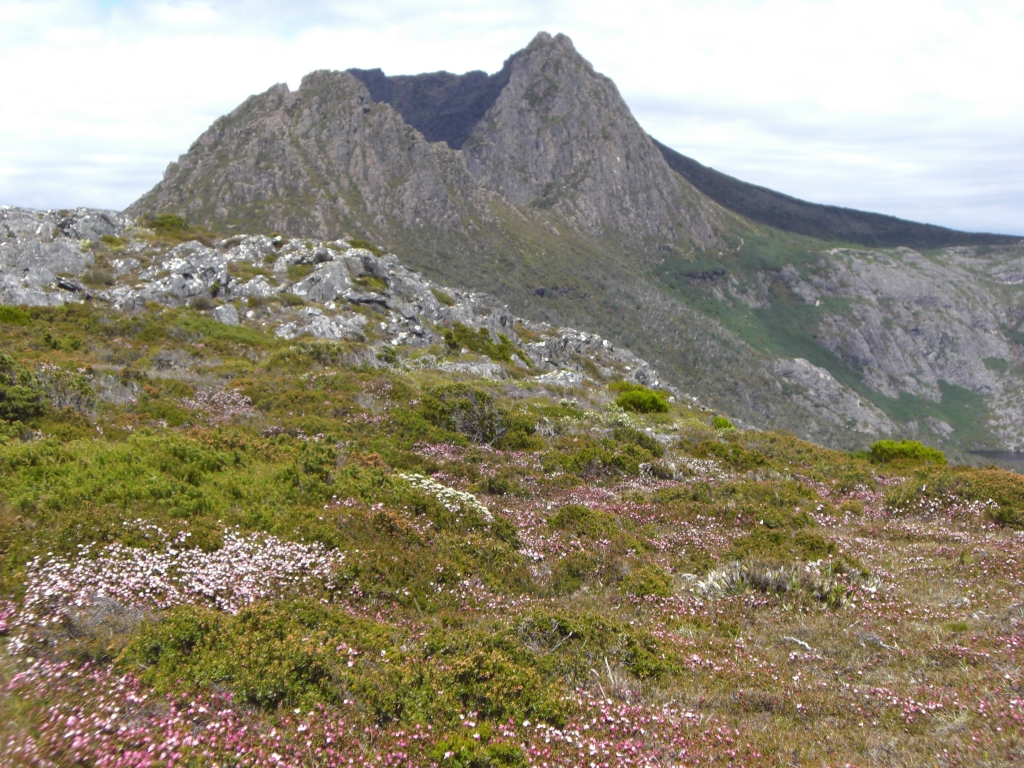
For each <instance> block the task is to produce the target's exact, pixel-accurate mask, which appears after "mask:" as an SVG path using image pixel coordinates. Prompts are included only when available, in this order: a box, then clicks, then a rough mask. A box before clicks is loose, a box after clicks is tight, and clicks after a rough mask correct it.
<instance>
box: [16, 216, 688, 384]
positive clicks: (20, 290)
mask: <svg viewBox="0 0 1024 768" xmlns="http://www.w3.org/2000/svg"><path fill="white" fill-rule="evenodd" d="M0 225H2V226H6V227H7V229H6V232H8V233H10V234H8V235H7V236H6V237H5V238H4V240H3V242H2V243H0V257H2V259H3V261H0V285H2V286H5V288H4V289H3V290H5V291H6V292H5V293H4V294H3V298H2V302H3V303H5V304H20V305H24V306H57V305H60V304H64V303H69V302H85V301H92V302H97V303H101V304H104V305H106V306H109V307H111V308H112V309H115V310H120V311H124V312H137V311H141V310H143V309H144V308H145V307H147V306H151V305H153V304H162V305H165V306H168V307H182V306H191V307H192V308H194V309H197V310H199V311H202V312H207V313H209V315H210V316H211V317H212V318H214V319H215V320H217V321H219V322H221V323H225V324H227V325H239V324H248V325H254V326H258V327H261V328H266V329H272V330H273V332H274V334H275V335H276V336H278V337H280V338H282V339H289V340H291V339H300V338H302V337H304V336H305V337H311V338H316V339H325V340H329V341H342V340H345V339H360V340H365V339H367V338H369V337H370V336H371V335H372V337H373V339H374V340H375V341H374V344H373V346H375V347H376V348H377V349H378V350H379V349H382V348H385V347H390V348H392V349H396V348H405V347H412V348H417V347H419V348H427V347H430V346H431V345H439V344H440V345H446V344H447V340H446V339H445V337H444V335H443V334H444V333H445V332H446V331H447V330H449V329H453V328H457V327H458V326H459V325H462V326H464V327H465V328H467V329H470V330H471V331H474V332H476V333H478V334H479V333H480V332H484V333H485V334H486V336H487V338H488V339H489V340H490V342H491V343H492V344H497V345H500V344H503V343H506V342H507V343H511V344H512V345H513V348H514V349H515V350H516V351H517V352H518V356H514V357H511V358H510V361H511V364H513V365H518V366H520V367H521V368H523V369H524V373H526V372H529V374H530V375H532V376H533V377H534V378H535V379H536V381H537V383H538V384H551V385H553V386H558V387H565V386H575V385H579V384H581V383H582V382H583V380H584V378H585V374H584V372H583V371H584V369H585V368H589V369H590V370H591V371H592V372H593V371H597V372H598V373H599V374H601V375H603V376H605V377H622V378H626V379H630V380H633V381H635V382H637V383H640V384H647V385H650V386H656V387H662V388H667V389H669V391H671V392H673V393H674V394H679V393H678V391H677V390H675V389H674V388H672V387H671V386H669V385H668V384H667V383H665V382H663V381H662V377H661V376H660V374H658V372H657V371H656V370H655V369H654V368H653V367H652V366H651V365H650V364H649V363H648V362H646V361H645V360H642V359H640V358H639V357H637V356H636V355H634V354H633V353H632V352H630V351H629V350H627V349H623V348H619V347H616V346H615V345H613V344H612V343H611V342H610V341H608V340H607V339H603V338H601V337H600V336H598V335H596V334H589V333H582V332H580V331H576V330H574V329H572V328H556V327H552V326H550V325H548V324H546V323H532V322H530V321H528V320H524V319H522V318H517V317H516V316H515V315H513V314H512V312H510V311H509V309H508V307H507V306H506V305H505V304H503V303H502V302H500V301H499V300H498V299H496V298H494V297H493V296H490V295H488V294H484V293H476V292H466V291H458V290H454V289H450V288H446V287H444V286H439V285H437V284H435V283H432V282H431V281H429V280H427V279H425V278H424V277H423V276H422V275H421V274H420V273H419V272H416V271H414V270H411V269H409V268H408V267H406V266H405V265H404V264H402V262H401V261H400V260H399V259H398V258H397V257H396V256H395V255H394V254H386V255H383V256H378V255H376V254H375V253H373V252H372V251H369V250H367V249H365V248H358V247H351V246H350V244H349V243H347V242H346V241H345V240H335V241H331V242H322V241H321V242H311V241H308V240H293V241H286V240H285V239H284V238H281V237H276V238H273V239H271V238H269V237H267V236H264V235H251V236H250V235H235V236H233V237H230V238H227V239H223V240H216V241H213V242H212V243H211V244H210V245H204V244H203V243H201V242H199V241H195V240H191V241H187V242H183V243H180V244H178V245H175V246H173V247H168V246H164V245H161V244H160V242H159V240H158V239H156V238H154V237H153V233H152V232H151V231H150V230H147V229H145V228H144V227H141V226H137V225H136V224H135V223H134V222H133V221H132V220H130V219H128V218H126V217H124V216H121V215H120V214H113V213H111V212H109V211H91V210H88V209H82V208H80V209H77V210H76V211H74V212H72V213H70V214H65V213H61V212H55V211H32V210H25V209H19V208H10V207H5V208H0ZM82 234H92V235H94V236H96V240H92V239H90V238H85V237H80V235H82ZM104 237H106V238H109V240H108V242H107V244H105V245H104V244H102V243H103V241H102V239H101V238H104ZM112 264H117V265H119V268H118V269H117V270H114V269H112V268H111V267H110V265H112ZM89 270H93V271H94V273H95V274H92V275H90V273H89ZM58 271H61V272H62V273H66V274H70V275H71V276H73V278H74V279H72V277H67V276H63V277H62V276H58V275H57V272H58ZM83 277H84V278H85V279H86V281H89V282H93V283H95V282H97V280H96V278H100V279H101V280H102V283H101V284H100V285H85V284H84V283H83V282H82V280H81V278H83ZM18 281H20V282H18ZM9 285H11V286H14V285H16V287H15V288H11V289H8V288H7V287H6V286H9ZM517 326H518V327H520V328H524V329H526V331H527V333H528V334H529V336H530V338H531V341H529V342H526V341H524V340H523V339H520V338H519V335H518V333H517ZM371 329H372V333H371ZM455 352H456V353H459V352H460V350H455ZM461 352H465V353H466V354H456V357H457V358H458V359H456V360H449V359H439V358H438V357H437V356H436V355H431V354H428V355H424V356H418V357H416V358H414V359H412V360H410V364H411V365H413V366H416V367H438V368H443V369H444V370H448V371H454V372H460V371H461V372H464V373H469V374H473V375H478V376H485V377H489V378H505V377H506V376H507V368H506V367H505V366H503V365H500V364H497V363H495V362H492V361H490V360H488V359H487V358H486V356H480V355H473V354H470V352H471V350H461ZM385 357H386V356H385ZM173 365H174V362H173V360H170V361H169V362H168V366H169V367H173Z"/></svg>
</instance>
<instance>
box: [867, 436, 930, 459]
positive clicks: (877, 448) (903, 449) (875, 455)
mask: <svg viewBox="0 0 1024 768" xmlns="http://www.w3.org/2000/svg"><path fill="white" fill-rule="evenodd" d="M871 460H872V461H874V462H875V463H878V464H888V463H890V462H894V461H895V462H906V463H908V464H909V463H914V464H945V463H946V454H944V453H943V452H942V451H939V450H936V449H935V448H929V447H928V446H927V445H923V444H922V443H919V442H918V441H917V440H900V441H899V442H896V441H895V440H879V441H878V442H876V443H873V444H872V445H871Z"/></svg>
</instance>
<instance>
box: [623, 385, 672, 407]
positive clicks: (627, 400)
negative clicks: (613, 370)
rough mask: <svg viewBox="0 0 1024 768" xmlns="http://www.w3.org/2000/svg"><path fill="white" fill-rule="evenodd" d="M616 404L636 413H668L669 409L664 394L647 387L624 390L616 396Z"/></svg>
mask: <svg viewBox="0 0 1024 768" xmlns="http://www.w3.org/2000/svg"><path fill="white" fill-rule="evenodd" d="M615 404H616V405H617V406H619V407H620V408H622V409H623V410H626V411H633V412H634V413H666V412H667V411H668V409H669V404H668V399H667V398H666V397H665V396H664V395H663V394H661V393H660V392H655V391H654V390H652V389H647V388H646V387H643V388H642V389H634V390H632V391H630V392H623V393H622V394H621V395H619V396H618V397H616V398H615Z"/></svg>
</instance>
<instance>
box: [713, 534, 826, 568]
mask: <svg viewBox="0 0 1024 768" xmlns="http://www.w3.org/2000/svg"><path fill="white" fill-rule="evenodd" d="M837 551H838V550H837V548H836V543H835V542H834V541H830V540H828V539H826V538H825V537H824V536H821V535H820V534H817V533H813V532H811V531H796V532H790V531H787V530H785V529H782V528H774V529H771V528H766V527H760V528H756V529H754V531H753V532H751V533H750V534H748V535H746V536H743V537H741V538H739V539H736V540H735V541H734V542H733V543H732V546H730V547H729V549H728V550H727V551H726V553H725V559H729V560H756V561H761V562H770V563H783V564H785V563H792V562H794V561H808V560H821V559H823V558H826V557H832V556H833V555H835V554H836V552H837Z"/></svg>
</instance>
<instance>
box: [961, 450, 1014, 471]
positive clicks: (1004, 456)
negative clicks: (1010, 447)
mask: <svg viewBox="0 0 1024 768" xmlns="http://www.w3.org/2000/svg"><path fill="white" fill-rule="evenodd" d="M971 455H972V456H977V457H978V458H979V459H981V463H982V464H995V465H996V466H997V467H1002V468H1004V469H1012V470H1013V471H1014V472H1021V473H1024V451H971Z"/></svg>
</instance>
